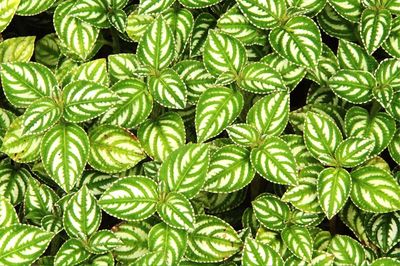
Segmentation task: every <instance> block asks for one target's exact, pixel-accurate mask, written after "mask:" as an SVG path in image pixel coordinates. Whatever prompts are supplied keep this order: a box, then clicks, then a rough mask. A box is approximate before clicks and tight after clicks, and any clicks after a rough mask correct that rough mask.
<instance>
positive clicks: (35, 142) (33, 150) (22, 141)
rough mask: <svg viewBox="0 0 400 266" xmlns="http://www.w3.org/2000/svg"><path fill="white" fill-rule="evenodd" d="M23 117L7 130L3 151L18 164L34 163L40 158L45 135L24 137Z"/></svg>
mask: <svg viewBox="0 0 400 266" xmlns="http://www.w3.org/2000/svg"><path fill="white" fill-rule="evenodd" d="M22 123H23V117H22V116H20V117H17V118H16V119H15V120H14V121H13V122H12V123H11V125H10V127H9V128H8V129H7V132H6V134H5V135H4V138H3V145H2V146H1V151H2V152H4V153H5V154H7V155H8V156H9V157H10V158H11V159H13V160H14V161H16V162H21V163H22V162H24V163H27V162H33V161H35V160H37V159H39V157H40V142H41V141H42V138H43V135H24V134H23V124H22Z"/></svg>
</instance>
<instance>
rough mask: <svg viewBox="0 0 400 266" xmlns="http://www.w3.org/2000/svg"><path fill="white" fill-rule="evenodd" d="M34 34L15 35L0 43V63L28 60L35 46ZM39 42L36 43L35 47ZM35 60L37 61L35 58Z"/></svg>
mask: <svg viewBox="0 0 400 266" xmlns="http://www.w3.org/2000/svg"><path fill="white" fill-rule="evenodd" d="M35 38H36V37H35V36H25V37H15V38H10V39H7V40H4V41H3V42H1V43H0V63H7V62H28V61H29V60H30V59H31V57H32V54H33V49H34V47H35ZM38 45H39V43H37V44H36V47H37V46H38ZM36 61H39V60H37V59H36Z"/></svg>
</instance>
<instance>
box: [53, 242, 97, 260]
mask: <svg viewBox="0 0 400 266" xmlns="http://www.w3.org/2000/svg"><path fill="white" fill-rule="evenodd" d="M89 256H90V253H89V252H88V251H87V250H86V249H85V247H84V246H83V243H82V242H81V241H80V240H78V239H75V238H71V239H68V240H67V241H65V242H64V244H63V245H62V246H61V247H60V249H59V250H58V252H57V254H56V256H55V258H54V265H55V266H69V265H77V264H79V263H80V262H82V261H84V260H86V259H87V258H89Z"/></svg>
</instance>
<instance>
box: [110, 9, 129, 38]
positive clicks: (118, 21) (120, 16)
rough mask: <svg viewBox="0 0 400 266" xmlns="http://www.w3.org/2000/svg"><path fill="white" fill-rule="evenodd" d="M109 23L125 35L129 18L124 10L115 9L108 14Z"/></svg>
mask: <svg viewBox="0 0 400 266" xmlns="http://www.w3.org/2000/svg"><path fill="white" fill-rule="evenodd" d="M107 19H108V22H109V23H110V24H111V25H112V26H113V27H114V28H115V29H116V30H117V31H119V32H120V33H125V29H126V25H127V23H128V16H127V15H126V13H125V11H124V10H122V9H114V10H112V11H111V12H110V13H108V14H107Z"/></svg>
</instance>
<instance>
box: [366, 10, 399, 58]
mask: <svg viewBox="0 0 400 266" xmlns="http://www.w3.org/2000/svg"><path fill="white" fill-rule="evenodd" d="M360 25H361V26H360V35H361V40H362V42H363V44H364V47H365V50H366V51H367V53H368V54H372V53H373V52H374V51H375V50H376V49H378V48H379V47H380V46H381V45H382V43H383V42H384V41H385V40H386V39H387V37H389V34H390V29H391V26H392V15H391V14H390V11H389V10H386V9H376V10H373V9H365V10H364V11H363V12H362V15H361V19H360Z"/></svg>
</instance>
